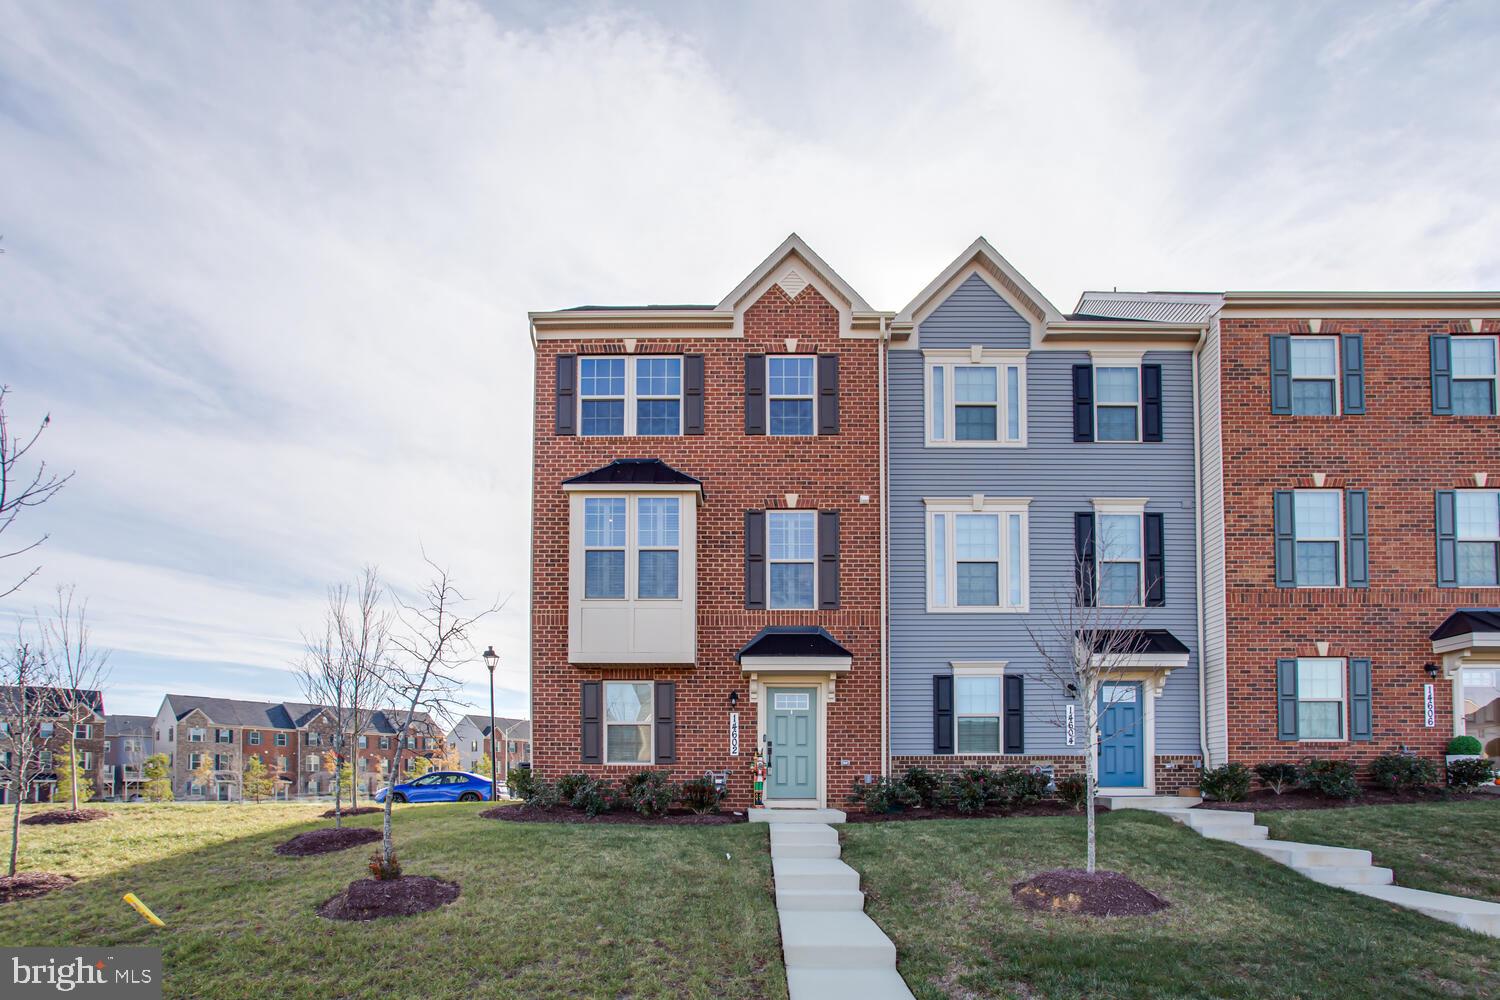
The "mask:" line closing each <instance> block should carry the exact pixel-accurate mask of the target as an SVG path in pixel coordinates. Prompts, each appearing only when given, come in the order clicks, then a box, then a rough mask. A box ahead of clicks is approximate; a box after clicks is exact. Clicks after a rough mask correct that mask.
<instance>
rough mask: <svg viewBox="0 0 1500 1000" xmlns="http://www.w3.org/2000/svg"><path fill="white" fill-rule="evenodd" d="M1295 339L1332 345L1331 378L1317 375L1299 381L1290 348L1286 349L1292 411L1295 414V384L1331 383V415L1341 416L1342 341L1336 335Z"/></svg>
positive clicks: (1342, 387) (1315, 335) (1298, 336)
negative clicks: (1327, 342) (1325, 341)
mask: <svg viewBox="0 0 1500 1000" xmlns="http://www.w3.org/2000/svg"><path fill="white" fill-rule="evenodd" d="M1295 339H1297V340H1304V341H1306V340H1327V341H1329V342H1331V343H1332V344H1333V377H1332V378H1327V377H1324V376H1322V375H1318V376H1307V377H1304V378H1300V379H1299V378H1298V377H1297V366H1296V362H1295V361H1293V359H1292V356H1291V354H1290V350H1291V348H1288V349H1287V350H1288V356H1287V379H1288V381H1289V382H1290V384H1291V387H1292V389H1291V391H1292V398H1293V403H1292V407H1293V411H1294V412H1295V409H1296V403H1295V400H1296V396H1297V383H1298V382H1332V383H1333V413H1332V414H1331V415H1332V416H1335V417H1337V416H1342V415H1343V412H1344V386H1343V381H1344V379H1343V374H1344V371H1343V369H1344V356H1343V355H1344V350H1343V341H1342V339H1341V338H1340V337H1339V336H1338V335H1336V334H1335V335H1333V336H1327V335H1323V334H1297V335H1296V338H1295ZM1302 416H1322V414H1312V413H1309V414H1302Z"/></svg>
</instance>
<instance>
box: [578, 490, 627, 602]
mask: <svg viewBox="0 0 1500 1000" xmlns="http://www.w3.org/2000/svg"><path fill="white" fill-rule="evenodd" d="M626 503H627V500H626V498H625V497H588V498H587V499H585V500H584V502H583V547H584V554H583V596H584V597H585V598H587V599H589V600H609V599H613V600H623V599H624V597H625V507H626Z"/></svg>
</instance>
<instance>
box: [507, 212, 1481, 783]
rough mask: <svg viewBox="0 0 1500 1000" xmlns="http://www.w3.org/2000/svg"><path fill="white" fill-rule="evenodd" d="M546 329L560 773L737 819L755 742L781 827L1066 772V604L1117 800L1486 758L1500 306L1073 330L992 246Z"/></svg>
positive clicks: (803, 268)
mask: <svg viewBox="0 0 1500 1000" xmlns="http://www.w3.org/2000/svg"><path fill="white" fill-rule="evenodd" d="M530 319H531V327H532V337H533V343H534V347H535V350H536V355H537V371H536V399H537V410H536V420H535V424H534V444H535V447H534V470H533V567H534V568H533V580H532V671H533V676H532V681H533V683H532V698H533V706H532V715H533V718H534V719H535V725H536V751H535V752H536V762H537V766H538V768H539V769H540V770H541V772H542V773H543V774H544V775H551V776H556V775H557V774H561V773H563V772H566V771H572V770H580V769H581V770H584V771H588V772H592V773H598V774H602V775H618V774H620V773H621V771H622V769H626V768H631V767H641V766H653V765H654V766H662V767H665V768H669V769H670V770H672V771H673V772H674V773H676V774H678V775H679V776H682V777H687V776H695V775H697V774H702V773H703V772H704V771H714V772H728V782H729V788H730V791H731V801H733V802H737V803H740V804H743V803H745V802H748V800H749V796H750V779H751V773H750V771H751V762H752V760H753V759H754V757H755V755H756V753H757V752H759V753H761V754H762V755H764V756H765V758H766V759H767V760H768V761H769V763H770V775H769V780H768V785H767V788H768V793H767V794H768V797H769V800H770V802H769V804H770V805H772V806H773V807H791V808H796V807H808V806H820V805H837V804H840V802H841V801H842V800H843V798H844V796H845V795H847V793H848V790H849V789H850V787H851V786H852V785H853V784H854V783H856V782H861V781H865V780H870V779H872V778H873V777H874V776H876V775H879V774H884V773H890V772H892V771H893V770H894V771H899V770H901V769H902V768H904V767H905V766H909V765H913V764H922V765H925V766H936V767H942V768H953V767H959V766H965V765H968V764H974V763H988V764H1009V763H1026V764H1035V765H1037V766H1041V767H1045V768H1050V769H1051V770H1052V771H1053V772H1054V773H1056V774H1062V773H1066V772H1069V771H1073V770H1077V769H1078V768H1080V767H1081V766H1082V763H1083V759H1084V754H1086V753H1088V752H1092V748H1090V747H1089V746H1086V745H1085V743H1086V741H1082V740H1080V739H1079V738H1078V733H1077V730H1076V725H1075V721H1076V719H1077V718H1078V716H1079V713H1078V712H1077V709H1078V707H1079V706H1078V705H1077V692H1076V690H1071V689H1070V688H1069V686H1068V685H1067V684H1066V683H1065V682H1063V681H1062V680H1060V679H1059V677H1058V676H1057V672H1056V670H1055V669H1054V664H1055V661H1056V660H1057V659H1058V658H1059V655H1060V653H1062V652H1063V651H1064V650H1065V647H1066V645H1067V644H1068V643H1069V642H1070V641H1073V638H1076V633H1075V635H1074V636H1073V637H1070V636H1069V634H1067V633H1066V632H1065V631H1063V630H1060V629H1059V627H1058V626H1059V622H1069V623H1077V622H1078V621H1080V620H1082V619H1084V618H1087V617H1088V615H1080V613H1079V609H1080V608H1088V609H1097V613H1098V617H1099V618H1100V619H1101V620H1102V619H1104V618H1108V619H1109V620H1111V621H1114V622H1116V623H1117V625H1116V626H1114V628H1115V630H1116V631H1117V632H1120V633H1128V638H1129V640H1130V641H1129V642H1128V643H1127V646H1128V649H1129V654H1128V656H1127V657H1125V658H1124V662H1123V663H1122V664H1121V668H1120V669H1117V670H1116V671H1114V673H1113V676H1112V677H1111V679H1110V683H1109V684H1108V685H1107V686H1106V687H1107V690H1106V691H1104V692H1101V699H1102V700H1101V705H1100V706H1099V707H1100V711H1101V712H1102V713H1103V715H1104V717H1105V718H1104V728H1105V730H1106V731H1107V732H1108V733H1109V734H1110V737H1109V739H1108V740H1107V746H1105V747H1104V748H1103V752H1101V753H1100V757H1099V763H1100V780H1101V784H1103V785H1105V786H1107V787H1109V788H1110V789H1111V790H1113V791H1116V792H1120V793H1124V794H1132V793H1134V794H1153V793H1162V792H1170V791H1173V790H1176V789H1178V788H1181V787H1184V786H1186V785H1191V784H1194V783H1195V782H1196V776H1197V768H1198V767H1199V766H1201V765H1204V764H1208V765H1214V764H1219V763H1223V762H1225V761H1228V760H1240V761H1245V762H1257V761H1261V760H1268V759H1296V758H1298V757H1303V756H1309V755H1318V756H1331V757H1343V758H1347V759H1353V760H1356V761H1366V760H1368V759H1369V758H1371V757H1373V756H1375V755H1377V754H1380V753H1385V752H1390V751H1393V750H1397V749H1401V748H1405V749H1410V750H1413V751H1415V752H1418V753H1422V754H1425V755H1431V756H1436V755H1440V754H1441V753H1442V750H1443V747H1444V745H1445V743H1446V742H1447V740H1448V739H1449V738H1450V737H1452V736H1453V735H1455V734H1456V733H1464V732H1469V733H1471V734H1473V735H1476V736H1478V737H1479V738H1480V739H1481V742H1482V743H1484V744H1485V745H1486V747H1488V748H1490V750H1491V752H1492V753H1500V742H1497V741H1500V702H1497V698H1500V683H1497V677H1500V610H1496V607H1497V606H1500V575H1497V574H1500V490H1496V489H1492V488H1490V487H1489V485H1488V479H1489V476H1490V474H1491V473H1500V435H1497V434H1496V430H1497V423H1496V413H1497V411H1496V404H1497V389H1496V377H1497V376H1496V373H1497V365H1496V360H1497V357H1496V341H1497V334H1500V294H1497V293H1482V294H1445V293H1407V294H1400V295H1389V294H1355V293H1236V292H1230V293H1120V292H1108V293H1086V294H1085V295H1084V296H1083V297H1082V298H1081V300H1080V301H1079V303H1078V305H1077V307H1076V308H1075V310H1074V311H1073V312H1072V313H1069V314H1063V313H1062V312H1060V311H1059V310H1058V309H1057V308H1056V307H1055V306H1053V305H1052V304H1051V303H1050V302H1049V301H1048V300H1047V299H1046V297H1045V296H1044V295H1042V294H1041V292H1040V291H1038V290H1037V289H1036V288H1035V287H1034V286H1033V285H1032V284H1031V283H1030V282H1029V281H1028V280H1027V279H1026V278H1025V277H1024V276H1023V275H1022V274H1020V272H1019V271H1017V270H1016V269H1015V268H1014V267H1013V266H1012V265H1011V264H1010V263H1009V262H1008V261H1006V260H1005V259H1004V258H1003V257H1001V256H1000V255H999V254H998V253H997V252H995V251H994V249H993V248H992V247H990V246H989V244H988V243H987V242H985V241H984V240H982V239H981V240H977V241H976V242H975V243H974V244H972V245H971V246H970V247H968V248H967V249H966V250H965V251H964V252H963V253H962V254H960V255H959V256H958V257H957V258H956V259H954V260H953V261H952V262H951V263H950V265H949V266H948V267H947V268H945V269H944V270H943V271H942V272H940V273H939V274H938V275H937V276H936V277H935V278H933V280H932V281H931V282H929V283H928V284H927V286H926V287H925V288H924V289H923V290H922V291H921V292H920V293H919V294H918V295H917V296H916V297H915V298H914V299H913V300H912V301H911V303H909V304H908V305H907V307H906V308H904V309H903V310H901V311H899V312H883V311H879V310H876V309H873V308H871V307H870V306H869V305H868V303H866V302H865V300H864V299H863V298H862V297H860V296H859V294H858V293H857V292H855V291H854V290H853V289H852V288H851V287H850V286H849V285H848V283H847V282H846V281H844V279H843V278H842V277H840V276H839V275H838V274H837V273H835V272H834V271H833V270H832V269H831V268H829V267H828V266H827V264H826V263H824V262H823V261H822V260H821V259H820V258H819V257H818V256H817V255H816V254H815V253H813V251H812V250H811V249H810V248H809V247H808V246H807V245H806V244H805V243H804V242H803V241H801V240H800V239H798V238H797V237H796V236H793V237H790V238H789V239H788V240H787V241H786V242H785V243H784V244H783V245H782V246H781V247H779V248H778V249H777V250H776V251H775V252H773V253H772V254H771V256H770V257H768V258H767V259H766V260H765V261H763V262H762V264H761V265H760V266H759V267H757V268H756V269H755V270H754V271H752V272H751V274H750V275H748V276H747V277H746V278H745V279H744V281H742V282H741V283H740V284H739V286H737V287H736V288H735V289H734V290H733V291H732V292H731V293H730V294H729V295H728V296H726V297H725V298H724V299H722V300H721V301H719V302H718V303H717V304H715V305H694V306H647V307H599V306H585V307H578V308H573V309H565V310H560V311H556V312H542V313H533V314H531V317H530ZM1497 485H1500V480H1497ZM1091 613H1092V611H1091Z"/></svg>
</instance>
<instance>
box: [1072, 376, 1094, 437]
mask: <svg viewBox="0 0 1500 1000" xmlns="http://www.w3.org/2000/svg"><path fill="white" fill-rule="evenodd" d="M1073 440H1074V441H1092V440H1094V366H1093V365H1074V366H1073Z"/></svg>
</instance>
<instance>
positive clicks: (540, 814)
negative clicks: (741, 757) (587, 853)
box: [479, 806, 745, 826]
mask: <svg viewBox="0 0 1500 1000" xmlns="http://www.w3.org/2000/svg"><path fill="white" fill-rule="evenodd" d="M479 815H480V817H482V818H483V819H503V820H506V821H508V822H511V823H619V824H622V825H625V826H723V825H724V824H726V823H743V822H745V817H744V816H743V815H735V814H733V813H701V814H700V813H695V812H688V811H685V810H674V811H672V812H669V813H667V814H666V815H665V816H642V815H641V814H640V813H638V812H607V813H600V814H599V815H598V816H589V815H586V814H584V813H582V812H579V811H578V810H577V809H569V808H567V807H565V806H558V807H556V808H554V809H539V808H537V807H535V806H496V807H495V808H493V809H486V810H485V811H484V812H482V813H480V814H479Z"/></svg>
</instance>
